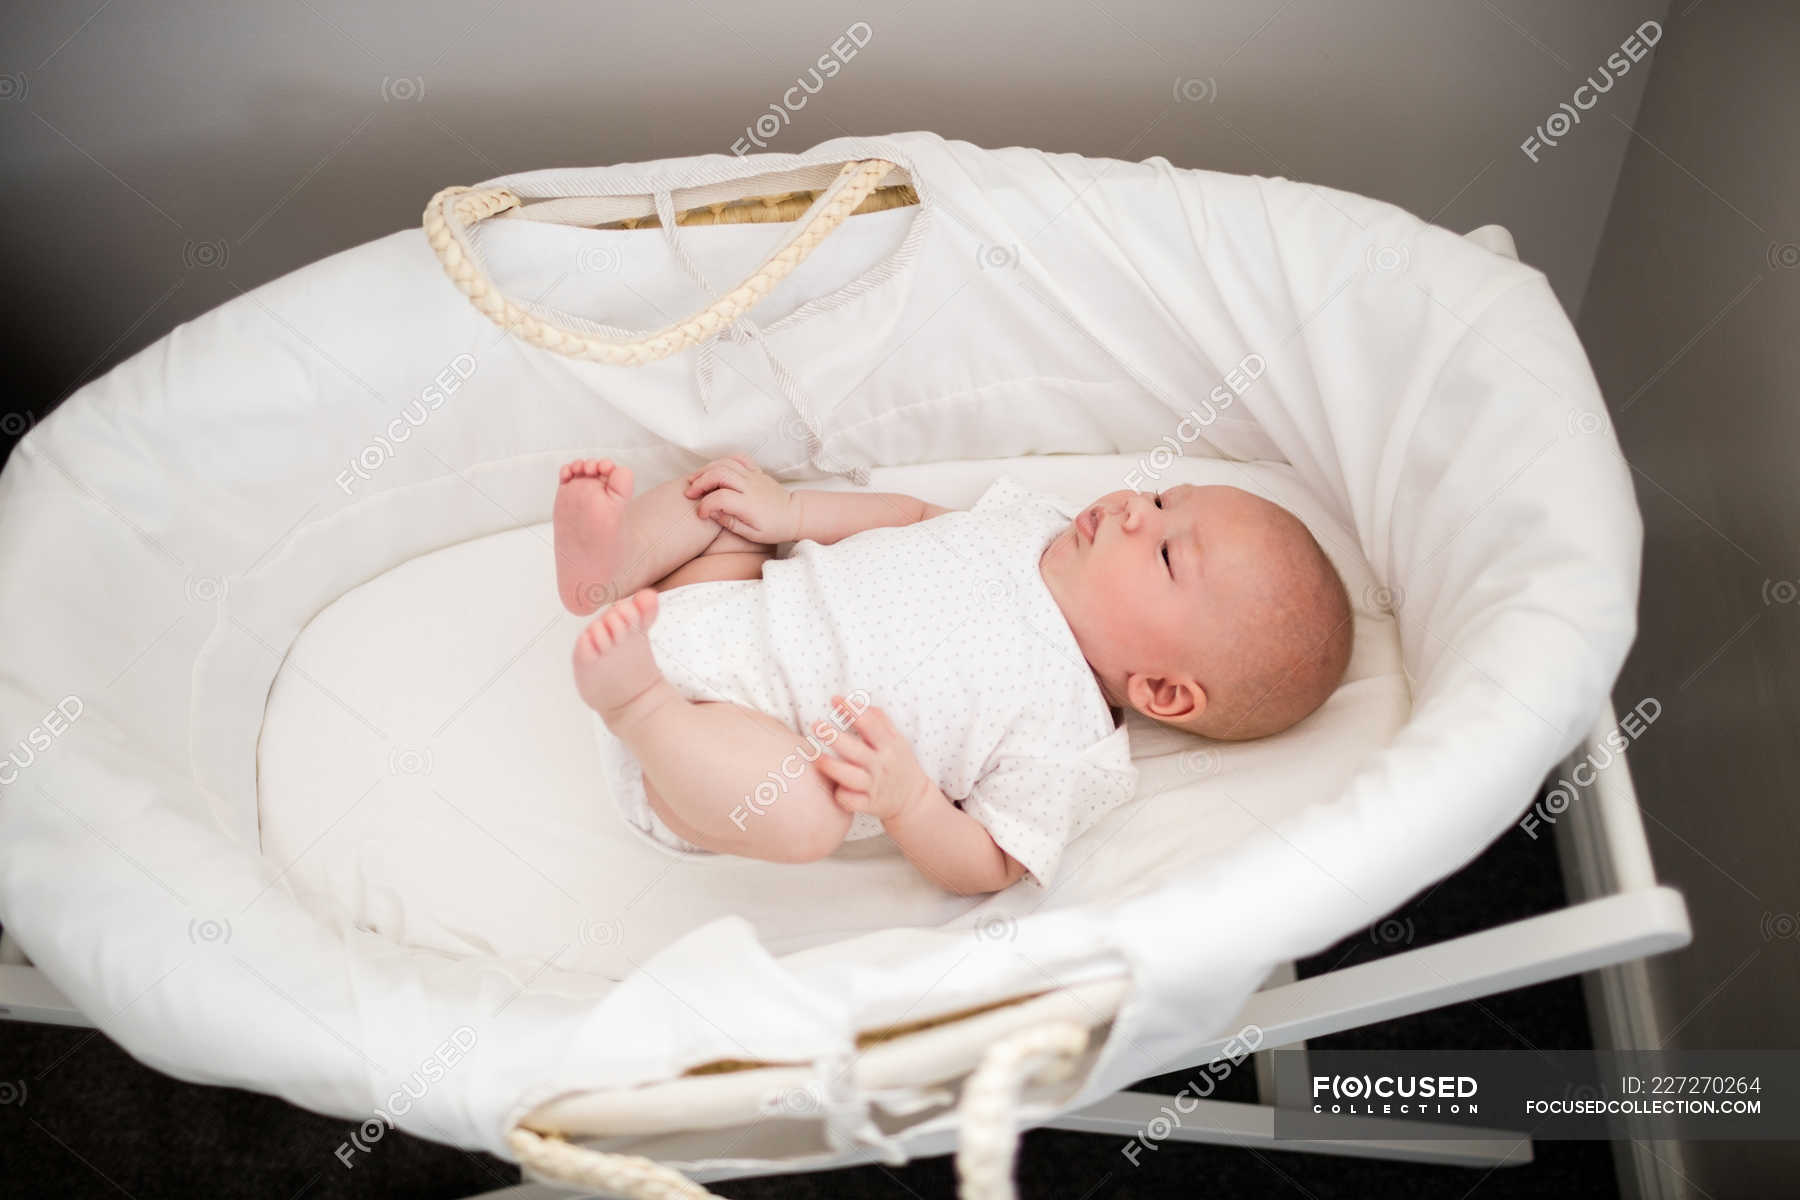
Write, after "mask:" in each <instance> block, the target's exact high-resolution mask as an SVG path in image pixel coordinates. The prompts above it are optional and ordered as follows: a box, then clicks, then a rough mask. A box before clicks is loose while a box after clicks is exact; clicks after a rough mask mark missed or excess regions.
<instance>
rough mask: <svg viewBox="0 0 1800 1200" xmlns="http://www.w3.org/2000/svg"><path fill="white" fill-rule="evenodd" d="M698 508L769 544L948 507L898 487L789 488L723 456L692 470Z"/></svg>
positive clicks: (925, 515)
mask: <svg viewBox="0 0 1800 1200" xmlns="http://www.w3.org/2000/svg"><path fill="white" fill-rule="evenodd" d="M685 495H686V496H687V498H688V499H690V500H696V499H697V500H699V504H697V505H696V506H695V509H694V511H695V512H696V513H697V514H699V515H700V516H702V517H706V518H708V519H710V520H713V521H716V522H718V523H719V524H720V525H722V526H724V527H725V528H726V529H729V530H731V531H732V532H733V533H736V534H738V535H740V536H742V537H746V538H749V539H751V540H752V541H757V542H762V543H763V544H765V545H771V546H772V545H774V544H775V543H776V542H798V541H801V540H802V539H805V540H809V541H814V542H820V543H824V544H830V543H831V542H837V541H842V540H843V539H844V538H847V537H849V536H850V535H851V534H853V533H861V532H862V531H863V530H865V529H875V528H878V527H880V526H884V525H911V524H914V523H915V522H918V521H925V520H929V519H930V518H932V517H935V516H938V515H940V514H942V513H947V512H949V511H950V510H949V509H947V508H942V507H939V506H938V505H936V504H927V503H925V501H923V500H921V499H919V498H918V497H917V496H907V495H903V494H901V493H899V492H821V491H817V490H814V489H811V488H807V489H801V490H796V491H789V490H788V489H787V488H785V487H783V486H782V485H781V484H780V483H779V482H778V481H777V480H776V479H775V478H774V477H772V476H770V475H769V474H768V473H767V472H765V471H763V470H762V468H760V467H757V466H755V465H753V464H751V463H750V462H749V460H747V459H742V458H721V459H719V460H718V461H717V462H711V463H708V464H707V465H706V466H704V467H701V468H700V469H699V470H698V471H695V472H694V473H693V474H692V475H690V476H688V480H687V490H686V492H685Z"/></svg>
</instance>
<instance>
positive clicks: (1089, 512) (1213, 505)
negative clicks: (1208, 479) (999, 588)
mask: <svg viewBox="0 0 1800 1200" xmlns="http://www.w3.org/2000/svg"><path fill="white" fill-rule="evenodd" d="M1272 507H1273V506H1272V505H1268V504H1267V502H1265V501H1262V500H1259V499H1258V498H1256V497H1255V496H1252V495H1250V494H1249V493H1248V492H1244V491H1240V490H1239V489H1237V488H1232V487H1220V486H1211V487H1198V486H1195V485H1193V484H1181V485H1179V486H1176V487H1171V488H1169V489H1167V490H1166V491H1162V492H1131V491H1119V492H1108V493H1107V494H1106V495H1104V496H1102V497H1100V498H1099V499H1098V500H1095V501H1094V502H1093V503H1091V504H1089V505H1088V506H1087V507H1086V508H1084V509H1083V510H1082V511H1081V512H1080V514H1079V515H1077V516H1076V518H1075V519H1074V521H1072V522H1070V524H1069V527H1068V528H1067V529H1065V530H1063V532H1061V533H1059V534H1057V536H1056V538H1055V539H1054V540H1053V541H1051V543H1050V545H1049V546H1048V547H1047V548H1046V549H1045V551H1044V555H1043V558H1042V559H1041V560H1039V567H1038V569H1039V571H1040V573H1041V574H1042V575H1043V577H1044V582H1045V584H1046V585H1047V586H1048V587H1049V589H1050V594H1051V595H1052V596H1054V597H1055V599H1056V602H1057V604H1058V605H1059V606H1060V607H1061V609H1062V612H1063V616H1064V617H1065V618H1066V619H1067V620H1068V622H1069V627H1070V629H1071V630H1073V631H1074V633H1075V640H1076V641H1077V642H1078V643H1079V644H1080V646H1081V649H1082V653H1083V654H1085V655H1086V656H1087V660H1088V662H1089V663H1090V664H1091V665H1092V666H1093V667H1094V670H1095V671H1096V672H1097V673H1098V674H1099V676H1100V679H1101V681H1102V682H1103V683H1104V684H1105V685H1106V687H1107V690H1108V692H1109V693H1111V698H1112V700H1113V701H1114V703H1129V701H1127V699H1126V696H1125V690H1124V681H1125V680H1126V679H1127V678H1128V677H1129V676H1130V675H1132V674H1134V673H1150V674H1152V675H1153V676H1155V677H1158V678H1165V679H1168V680H1170V681H1171V684H1170V686H1175V685H1177V684H1179V681H1180V680H1182V679H1187V680H1189V681H1190V682H1191V681H1192V680H1194V679H1195V678H1196V677H1198V676H1199V675H1200V674H1201V672H1202V668H1203V665H1204V664H1203V661H1202V660H1205V659H1207V658H1209V657H1216V653H1215V651H1214V648H1215V647H1217V648H1218V651H1219V652H1223V653H1225V654H1229V649H1228V643H1229V640H1230V639H1231V638H1232V636H1233V631H1234V630H1235V629H1238V628H1241V627H1242V622H1243V620H1244V619H1245V618H1246V617H1247V616H1249V615H1250V614H1249V613H1247V612H1245V611H1244V610H1245V609H1246V608H1247V607H1248V606H1249V604H1251V603H1252V602H1253V596H1254V589H1253V588H1250V587H1247V586H1246V581H1247V580H1250V579H1252V578H1254V577H1255V575H1256V573H1257V572H1258V571H1259V570H1261V569H1262V568H1261V566H1260V559H1261V554H1260V551H1261V550H1262V548H1263V546H1264V538H1265V537H1266V536H1267V525H1268V515H1267V512H1266V511H1265V510H1267V509H1270V508H1272Z"/></svg>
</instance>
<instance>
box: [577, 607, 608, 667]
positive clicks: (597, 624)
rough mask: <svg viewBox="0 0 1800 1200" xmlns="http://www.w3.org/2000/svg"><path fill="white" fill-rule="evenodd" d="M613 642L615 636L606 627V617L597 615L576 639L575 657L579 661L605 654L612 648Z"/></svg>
mask: <svg viewBox="0 0 1800 1200" xmlns="http://www.w3.org/2000/svg"><path fill="white" fill-rule="evenodd" d="M612 643H613V637H612V633H611V631H609V630H608V629H607V628H606V618H605V617H603V616H601V617H595V618H594V619H593V620H592V621H589V622H588V623H587V628H586V629H583V630H582V631H581V636H580V637H578V638H576V639H575V657H576V659H577V660H578V661H579V660H580V659H582V658H584V657H590V656H598V655H601V654H605V653H606V652H607V651H608V650H609V649H611V648H612Z"/></svg>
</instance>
